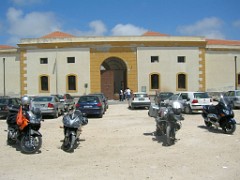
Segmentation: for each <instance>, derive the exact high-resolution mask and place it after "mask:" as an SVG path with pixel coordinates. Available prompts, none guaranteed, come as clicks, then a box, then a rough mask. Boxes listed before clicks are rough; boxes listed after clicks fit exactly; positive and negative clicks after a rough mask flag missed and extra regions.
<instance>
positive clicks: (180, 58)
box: [177, 56, 185, 63]
mask: <svg viewBox="0 0 240 180" xmlns="http://www.w3.org/2000/svg"><path fill="white" fill-rule="evenodd" d="M177 60H178V63H185V56H178V58H177Z"/></svg>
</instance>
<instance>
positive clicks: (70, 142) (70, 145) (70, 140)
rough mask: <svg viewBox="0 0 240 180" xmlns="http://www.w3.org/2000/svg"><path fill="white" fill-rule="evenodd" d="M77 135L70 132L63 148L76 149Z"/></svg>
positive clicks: (67, 149) (65, 149) (70, 150)
mask: <svg viewBox="0 0 240 180" xmlns="http://www.w3.org/2000/svg"><path fill="white" fill-rule="evenodd" d="M75 140H76V136H74V135H72V134H70V135H69V136H68V137H65V138H64V141H63V145H62V149H63V150H64V151H67V152H72V151H74V144H75Z"/></svg>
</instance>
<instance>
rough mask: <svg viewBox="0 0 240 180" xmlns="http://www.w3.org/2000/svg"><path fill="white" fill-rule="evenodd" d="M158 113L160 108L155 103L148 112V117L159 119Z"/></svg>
mask: <svg viewBox="0 0 240 180" xmlns="http://www.w3.org/2000/svg"><path fill="white" fill-rule="evenodd" d="M158 111H159V106H158V105H156V104H154V103H151V105H150V107H149V110H148V115H149V116H150V117H157V114H158Z"/></svg>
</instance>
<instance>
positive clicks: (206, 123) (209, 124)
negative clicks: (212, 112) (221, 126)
mask: <svg viewBox="0 0 240 180" xmlns="http://www.w3.org/2000/svg"><path fill="white" fill-rule="evenodd" d="M204 123H205V125H206V126H207V127H211V126H212V123H210V122H208V121H205V120H204Z"/></svg>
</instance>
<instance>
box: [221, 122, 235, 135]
mask: <svg viewBox="0 0 240 180" xmlns="http://www.w3.org/2000/svg"><path fill="white" fill-rule="evenodd" d="M235 130H236V124H233V123H230V122H228V123H227V124H226V125H225V127H224V128H223V131H224V133H226V134H233V133H234V131H235Z"/></svg>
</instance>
